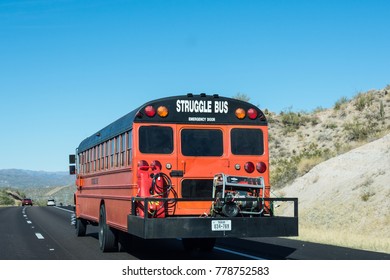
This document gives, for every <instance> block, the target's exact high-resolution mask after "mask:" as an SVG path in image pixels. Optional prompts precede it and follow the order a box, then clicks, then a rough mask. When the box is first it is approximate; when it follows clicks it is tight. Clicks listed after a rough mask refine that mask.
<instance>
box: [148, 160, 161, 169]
mask: <svg viewBox="0 0 390 280" xmlns="http://www.w3.org/2000/svg"><path fill="white" fill-rule="evenodd" d="M150 167H151V168H152V170H153V171H155V170H157V171H161V169H162V165H161V162H159V161H158V160H154V161H152V163H151V164H150Z"/></svg>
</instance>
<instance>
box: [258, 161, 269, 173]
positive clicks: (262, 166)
mask: <svg viewBox="0 0 390 280" xmlns="http://www.w3.org/2000/svg"><path fill="white" fill-rule="evenodd" d="M256 170H257V171H258V172H259V173H264V172H265V171H266V170H267V165H266V164H265V163H264V162H262V161H260V162H258V163H256Z"/></svg>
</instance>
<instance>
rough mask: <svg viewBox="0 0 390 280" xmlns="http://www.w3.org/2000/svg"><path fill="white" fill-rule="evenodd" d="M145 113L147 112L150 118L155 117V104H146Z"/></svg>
mask: <svg viewBox="0 0 390 280" xmlns="http://www.w3.org/2000/svg"><path fill="white" fill-rule="evenodd" d="M145 114H146V115H147V116H148V117H149V118H153V117H154V116H155V115H156V109H154V107H153V106H146V107H145Z"/></svg>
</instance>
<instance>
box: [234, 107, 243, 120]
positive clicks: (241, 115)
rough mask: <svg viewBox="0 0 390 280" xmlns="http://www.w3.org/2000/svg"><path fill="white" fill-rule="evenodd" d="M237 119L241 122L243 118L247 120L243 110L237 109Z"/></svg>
mask: <svg viewBox="0 0 390 280" xmlns="http://www.w3.org/2000/svg"><path fill="white" fill-rule="evenodd" d="M236 117H237V118H238V119H240V120H242V119H243V118H245V110H244V109H242V108H237V109H236Z"/></svg>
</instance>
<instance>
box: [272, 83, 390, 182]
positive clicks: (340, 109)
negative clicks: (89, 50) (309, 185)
mask: <svg viewBox="0 0 390 280" xmlns="http://www.w3.org/2000/svg"><path fill="white" fill-rule="evenodd" d="M266 114H267V116H268V120H269V134H270V158H271V167H270V168H271V183H272V186H273V187H275V188H280V187H283V186H285V185H287V184H289V183H291V182H292V181H293V180H294V179H296V178H297V177H299V176H302V175H304V174H305V173H307V172H308V171H309V170H310V169H311V168H312V167H314V166H315V165H317V164H319V163H321V162H323V161H324V160H327V159H330V158H332V157H335V156H337V155H340V154H343V153H345V152H347V151H350V150H352V149H353V148H356V147H358V146H360V145H363V144H365V143H368V142H371V141H373V140H375V139H378V138H380V137H382V136H384V135H386V134H387V133H389V132H390V85H389V86H387V87H386V88H384V89H381V90H371V91H368V92H365V93H359V94H357V95H356V96H355V97H354V98H353V99H351V100H348V99H347V98H340V99H339V100H338V101H336V102H335V105H334V107H333V108H329V109H322V108H318V109H316V110H314V111H313V112H310V113H308V112H293V111H285V112H281V113H280V114H274V113H270V112H267V111H266Z"/></svg>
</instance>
